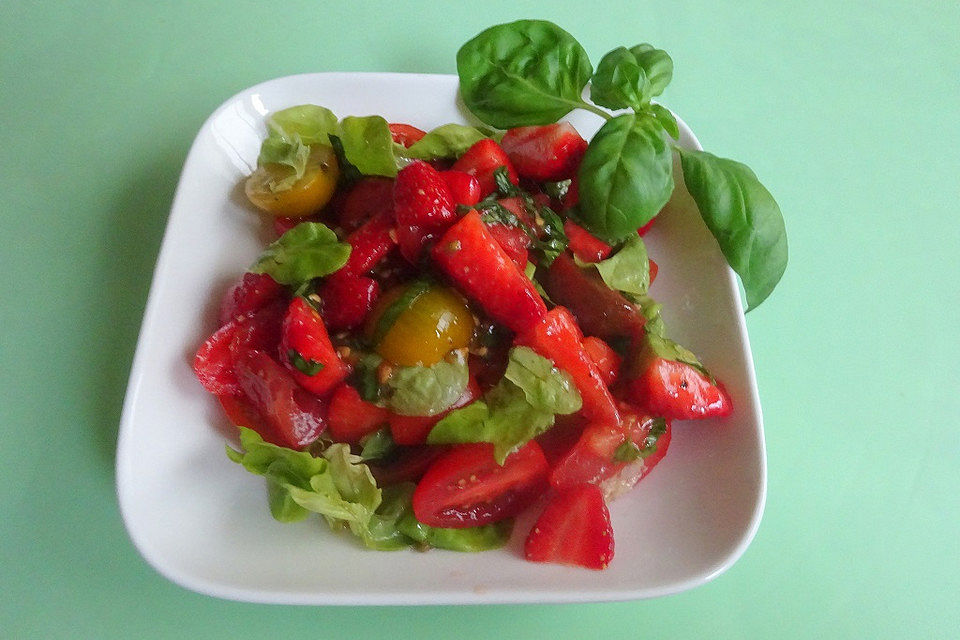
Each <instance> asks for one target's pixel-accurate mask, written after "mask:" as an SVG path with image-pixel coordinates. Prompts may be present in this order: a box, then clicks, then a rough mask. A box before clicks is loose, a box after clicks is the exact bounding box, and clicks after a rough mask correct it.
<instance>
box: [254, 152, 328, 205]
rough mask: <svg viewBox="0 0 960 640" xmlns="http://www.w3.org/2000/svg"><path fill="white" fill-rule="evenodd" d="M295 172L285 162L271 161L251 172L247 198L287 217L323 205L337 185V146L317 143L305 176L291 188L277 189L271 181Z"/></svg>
mask: <svg viewBox="0 0 960 640" xmlns="http://www.w3.org/2000/svg"><path fill="white" fill-rule="evenodd" d="M292 174H293V168H291V167H288V166H287V165H285V164H274V163H267V164H265V165H263V166H262V167H258V168H257V170H256V171H254V172H253V173H251V174H250V177H249V178H247V182H246V184H245V185H244V191H246V194H247V198H249V199H250V202H252V203H253V204H254V206H256V207H257V208H258V209H263V210H264V211H266V212H267V213H270V214H273V215H275V216H279V217H284V218H304V217H306V216H309V215H311V214H314V213H316V212H317V211H319V210H320V209H321V208H323V207H324V206H325V205H326V204H327V203H328V202H330V198H332V197H333V192H334V191H336V189H337V178H338V177H339V176H340V167H339V166H338V165H337V156H336V154H335V153H334V152H333V149H332V148H330V147H328V146H325V145H313V146H312V147H311V148H310V157H309V159H308V160H307V169H306V171H305V172H304V174H303V177H302V178H300V179H299V180H297V181H296V182H294V183H293V185H291V186H290V188H289V189H281V190H278V191H274V190H273V189H272V188H271V185H273V184H276V183H277V182H279V181H281V180H283V179H284V178H286V177H288V176H290V175H292Z"/></svg>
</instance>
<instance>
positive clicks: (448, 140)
mask: <svg viewBox="0 0 960 640" xmlns="http://www.w3.org/2000/svg"><path fill="white" fill-rule="evenodd" d="M486 137H487V136H486V135H484V134H483V133H482V132H481V131H479V130H478V129H477V128H475V127H468V126H465V125H462V124H445V125H442V126H439V127H437V128H436V129H433V130H431V131H429V132H427V135H425V136H423V137H422V138H420V139H419V140H417V141H416V142H414V143H413V144H412V145H411V146H410V147H409V148H407V149H402V150H397V152H398V153H399V154H400V155H401V156H404V157H407V158H411V159H414V160H437V159H439V158H459V157H460V156H462V155H463V154H464V153H466V151H467V149H469V148H470V147H472V146H473V145H474V144H475V143H477V142H479V141H480V140H483V139H484V138H486Z"/></svg>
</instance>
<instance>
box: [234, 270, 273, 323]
mask: <svg viewBox="0 0 960 640" xmlns="http://www.w3.org/2000/svg"><path fill="white" fill-rule="evenodd" d="M282 293H283V287H282V286H281V285H280V284H278V283H277V281H276V280H274V279H273V278H271V277H270V276H268V275H267V274H265V273H249V272H248V273H245V274H243V277H242V278H240V280H238V281H237V282H236V283H234V285H233V286H232V287H230V289H229V290H228V291H227V293H226V294H224V296H223V299H222V300H221V301H220V326H223V325H225V324H227V323H228V322H230V321H231V320H233V319H234V318H236V317H237V316H242V315H246V314H247V313H252V312H254V311H257V310H258V309H261V308H263V307H265V306H266V305H267V304H269V303H270V302H273V301H274V300H277V299H279V298H280V296H281V295H282Z"/></svg>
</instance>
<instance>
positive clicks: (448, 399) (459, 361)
mask: <svg viewBox="0 0 960 640" xmlns="http://www.w3.org/2000/svg"><path fill="white" fill-rule="evenodd" d="M468 378H469V376H468V372H467V358H466V355H465V354H464V351H463V350H457V351H452V352H450V354H448V355H447V357H446V358H445V359H444V360H441V361H440V362H438V363H436V364H434V365H432V366H429V367H416V366H414V367H400V366H397V367H394V368H393V371H392V373H391V374H390V377H389V378H387V381H386V383H385V385H384V386H385V388H384V389H383V392H384V394H385V396H386V397H385V402H386V405H387V407H388V408H389V409H390V410H391V411H393V412H394V413H398V414H400V415H402V416H435V415H437V414H438V413H442V412H443V411H446V410H447V409H449V408H450V407H451V406H452V405H453V403H454V402H456V401H457V398H459V397H460V396H461V394H463V390H464V389H466V388H467V382H468Z"/></svg>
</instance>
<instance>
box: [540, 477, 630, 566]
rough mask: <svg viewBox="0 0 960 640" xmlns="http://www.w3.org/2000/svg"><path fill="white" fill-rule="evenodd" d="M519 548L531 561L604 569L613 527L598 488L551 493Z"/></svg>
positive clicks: (610, 557) (609, 557)
mask: <svg viewBox="0 0 960 640" xmlns="http://www.w3.org/2000/svg"><path fill="white" fill-rule="evenodd" d="M523 551H524V556H525V557H526V559H527V560H530V561H531V562H551V563H555V564H568V565H575V566H579V567H585V568H587V569H595V570H602V569H606V568H607V565H609V564H610V561H611V560H613V527H612V526H611V524H610V512H609V511H608V510H607V505H606V503H605V502H604V500H603V494H602V493H601V492H600V489H599V488H598V487H597V486H595V485H592V484H584V485H578V486H575V487H571V488H569V489H566V490H563V491H561V492H559V493H557V494H556V495H554V497H553V498H552V499H551V500H550V502H548V503H547V506H546V508H545V509H544V510H543V513H541V514H540V517H539V518H537V522H536V524H534V525H533V529H531V531H530V534H529V535H528V536H527V540H526V543H524V548H523Z"/></svg>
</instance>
